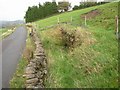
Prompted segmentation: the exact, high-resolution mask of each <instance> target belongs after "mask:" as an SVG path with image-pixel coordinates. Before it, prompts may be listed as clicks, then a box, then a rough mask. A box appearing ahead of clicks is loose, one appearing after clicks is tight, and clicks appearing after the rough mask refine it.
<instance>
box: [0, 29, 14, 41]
mask: <svg viewBox="0 0 120 90" xmlns="http://www.w3.org/2000/svg"><path fill="white" fill-rule="evenodd" d="M12 32H13V30H11V29H8V28H4V29H0V40H2V39H4V38H5V37H7V36H8V35H10V34H11V33H12Z"/></svg>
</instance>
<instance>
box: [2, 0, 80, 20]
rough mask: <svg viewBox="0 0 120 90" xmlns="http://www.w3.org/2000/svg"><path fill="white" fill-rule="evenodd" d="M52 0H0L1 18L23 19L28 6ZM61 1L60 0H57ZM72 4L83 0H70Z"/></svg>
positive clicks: (77, 3)
mask: <svg viewBox="0 0 120 90" xmlns="http://www.w3.org/2000/svg"><path fill="white" fill-rule="evenodd" d="M45 1H52V0H0V20H8V21H13V20H23V18H24V15H25V12H26V10H27V9H28V6H33V5H38V4H39V2H40V3H41V4H42V3H43V2H45ZM56 1H60V0H56ZM68 1H69V2H70V3H71V4H72V6H73V5H79V2H80V1H81V0H68Z"/></svg>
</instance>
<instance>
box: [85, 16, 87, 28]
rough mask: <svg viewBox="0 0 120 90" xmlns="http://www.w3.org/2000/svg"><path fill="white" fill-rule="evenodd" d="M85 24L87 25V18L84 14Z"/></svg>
mask: <svg viewBox="0 0 120 90" xmlns="http://www.w3.org/2000/svg"><path fill="white" fill-rule="evenodd" d="M85 26H87V18H86V16H85Z"/></svg>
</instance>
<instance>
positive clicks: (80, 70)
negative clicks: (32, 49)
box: [35, 3, 118, 88]
mask: <svg viewBox="0 0 120 90" xmlns="http://www.w3.org/2000/svg"><path fill="white" fill-rule="evenodd" d="M117 8H118V3H108V4H105V5H100V6H95V7H90V8H86V9H82V10H76V11H73V12H69V13H63V14H60V15H56V16H53V17H50V18H46V19H43V20H40V21H37V22H35V23H36V24H37V27H38V33H39V34H40V38H41V40H42V43H43V46H44V48H45V51H46V54H47V58H48V64H49V66H48V68H49V74H48V79H47V81H46V87H51V88H53V87H57V88H59V87H62V88H114V87H116V88H117V87H118V72H117V71H118V58H117V57H118V44H117V40H116V37H115V34H114V29H115V21H114V17H115V16H116V15H117V12H118V11H117V10H118V9H117ZM96 9H97V10H99V11H100V12H101V14H99V15H97V16H96V17H93V18H91V19H87V28H86V29H84V28H80V26H78V25H84V19H82V17H81V16H82V15H85V14H87V13H89V12H90V11H92V10H96ZM71 16H72V17H73V22H72V26H70V25H67V26H66V27H67V32H68V33H69V32H70V30H71V28H72V29H73V30H78V31H79V32H78V33H77V34H78V35H80V36H83V38H82V37H81V38H80V39H82V40H83V42H82V44H81V45H77V46H76V47H74V48H73V50H72V51H71V50H70V49H67V50H66V49H64V45H63V41H62V37H61V32H60V30H59V27H55V28H51V29H48V30H44V31H40V28H43V27H45V26H49V25H54V24H56V23H57V20H56V18H57V17H60V22H70V17H71ZM76 25H77V26H76ZM60 27H61V26H60ZM64 28H65V27H64Z"/></svg>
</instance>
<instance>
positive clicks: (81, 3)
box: [73, 1, 107, 10]
mask: <svg viewBox="0 0 120 90" xmlns="http://www.w3.org/2000/svg"><path fill="white" fill-rule="evenodd" d="M105 3H107V2H88V1H84V2H80V5H79V6H77V5H75V6H74V7H73V10H78V9H83V8H87V7H92V6H97V5H101V4H105Z"/></svg>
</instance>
